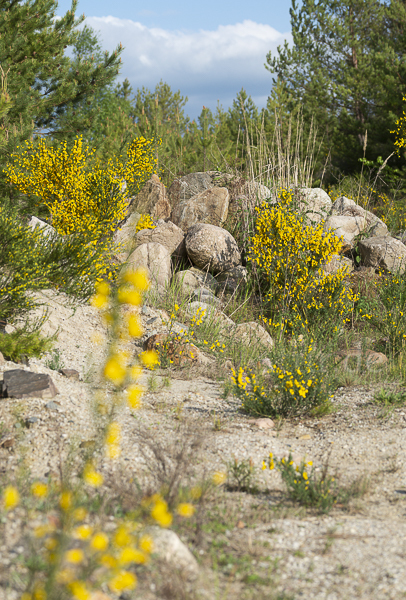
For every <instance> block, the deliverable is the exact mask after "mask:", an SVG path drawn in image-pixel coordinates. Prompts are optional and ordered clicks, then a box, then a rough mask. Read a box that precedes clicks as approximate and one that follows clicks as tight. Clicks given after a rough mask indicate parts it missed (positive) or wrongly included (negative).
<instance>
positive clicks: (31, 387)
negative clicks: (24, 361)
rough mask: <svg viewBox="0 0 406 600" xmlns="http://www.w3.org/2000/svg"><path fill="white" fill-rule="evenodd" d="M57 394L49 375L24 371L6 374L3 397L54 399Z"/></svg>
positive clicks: (13, 371) (14, 370) (15, 370)
mask: <svg viewBox="0 0 406 600" xmlns="http://www.w3.org/2000/svg"><path fill="white" fill-rule="evenodd" d="M57 394H59V392H58V390H57V389H56V387H55V384H54V382H53V381H52V379H51V377H50V376H49V375H45V374H43V373H32V372H31V371H24V370H22V369H12V370H10V371H5V372H4V378H3V384H2V396H3V397H5V398H54V396H56V395H57Z"/></svg>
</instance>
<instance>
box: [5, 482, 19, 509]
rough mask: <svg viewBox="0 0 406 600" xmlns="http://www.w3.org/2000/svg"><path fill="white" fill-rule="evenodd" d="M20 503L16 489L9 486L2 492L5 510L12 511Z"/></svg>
mask: <svg viewBox="0 0 406 600" xmlns="http://www.w3.org/2000/svg"><path fill="white" fill-rule="evenodd" d="M19 502H20V494H19V493H18V490H17V488H15V487H13V486H12V485H9V486H7V487H6V489H5V490H4V492H3V504H4V508H5V509H6V510H12V509H13V508H15V507H16V506H17V504H18V503H19Z"/></svg>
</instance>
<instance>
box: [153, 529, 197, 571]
mask: <svg viewBox="0 0 406 600" xmlns="http://www.w3.org/2000/svg"><path fill="white" fill-rule="evenodd" d="M146 533H148V534H149V535H150V536H151V537H152V540H153V542H154V549H153V552H154V554H156V555H157V557H158V558H160V559H161V560H164V561H165V562H167V563H168V564H170V565H171V567H172V568H174V569H176V570H179V571H181V572H183V573H184V574H185V575H186V576H187V577H188V578H191V579H195V578H196V577H197V576H198V575H199V566H198V564H197V561H196V559H195V557H194V556H193V554H192V553H191V552H190V550H189V549H188V548H187V546H185V544H184V543H183V542H182V541H181V540H180V539H179V537H178V536H177V535H176V533H175V532H174V531H171V530H170V529H162V528H161V527H149V528H148V530H147V531H146Z"/></svg>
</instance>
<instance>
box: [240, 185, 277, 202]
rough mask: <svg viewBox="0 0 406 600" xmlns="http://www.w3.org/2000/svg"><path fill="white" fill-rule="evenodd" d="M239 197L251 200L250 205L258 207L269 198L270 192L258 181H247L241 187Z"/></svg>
mask: <svg viewBox="0 0 406 600" xmlns="http://www.w3.org/2000/svg"><path fill="white" fill-rule="evenodd" d="M241 196H242V197H246V198H247V199H248V200H251V203H250V204H251V205H252V204H253V205H254V206H259V205H260V204H261V202H262V201H263V200H265V199H266V198H270V197H271V190H270V189H269V188H268V187H267V186H266V185H262V183H259V182H258V181H247V182H245V183H244V185H243V187H242V191H241Z"/></svg>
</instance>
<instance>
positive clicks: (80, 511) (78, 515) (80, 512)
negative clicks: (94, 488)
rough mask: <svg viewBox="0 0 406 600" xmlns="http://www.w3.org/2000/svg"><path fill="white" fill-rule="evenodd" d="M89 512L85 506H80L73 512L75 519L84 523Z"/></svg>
mask: <svg viewBox="0 0 406 600" xmlns="http://www.w3.org/2000/svg"><path fill="white" fill-rule="evenodd" d="M86 515H87V511H86V509H85V508H83V506H80V507H79V508H77V509H76V510H74V511H73V518H74V519H75V521H83V520H84V519H85V518H86Z"/></svg>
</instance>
